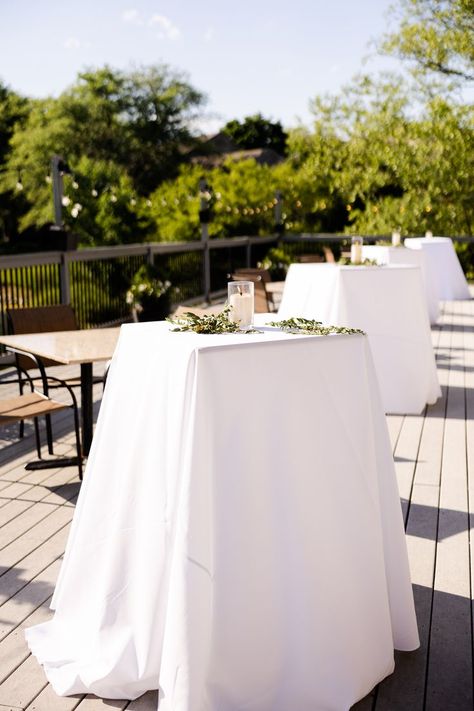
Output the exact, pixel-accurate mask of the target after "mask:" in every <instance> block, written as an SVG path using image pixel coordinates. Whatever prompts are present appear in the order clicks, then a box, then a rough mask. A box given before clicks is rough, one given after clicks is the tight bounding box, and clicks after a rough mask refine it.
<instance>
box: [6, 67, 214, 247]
mask: <svg viewBox="0 0 474 711" xmlns="http://www.w3.org/2000/svg"><path fill="white" fill-rule="evenodd" d="M202 101H203V97H202V96H201V94H200V93H199V92H197V91H196V90H195V89H193V88H192V87H191V86H190V85H189V84H187V82H186V81H184V79H183V78H182V77H181V76H180V75H178V74H176V73H174V72H172V71H171V70H170V69H168V68H167V67H162V66H159V67H149V68H145V69H140V70H136V71H133V72H130V73H126V72H122V71H117V70H112V69H110V68H109V67H105V68H104V69H99V70H97V71H90V72H86V73H84V74H81V75H80V76H79V78H78V81H77V83H76V84H75V85H74V86H73V87H71V88H70V89H68V90H67V91H65V92H64V93H63V94H61V96H60V97H59V98H58V99H46V100H36V101H32V102H31V105H30V112H29V114H28V116H27V118H26V120H25V121H24V123H23V124H22V125H18V124H17V125H16V127H15V131H14V133H13V136H12V138H11V140H10V146H11V150H10V152H9V155H8V160H7V164H6V167H7V169H8V172H7V173H5V175H4V176H3V178H2V180H1V187H3V189H6V190H8V189H9V190H13V191H14V186H15V182H16V180H17V177H16V176H17V174H18V173H17V172H18V171H19V170H21V172H22V175H23V177H24V188H25V189H24V191H23V193H22V195H21V196H19V195H17V196H16V197H15V200H16V201H17V202H18V200H19V199H21V200H22V201H25V199H26V201H27V202H26V209H25V211H24V214H23V216H22V218H21V228H22V229H25V228H27V227H34V226H37V227H39V226H41V225H42V224H44V223H46V222H51V221H52V219H53V214H52V212H53V210H52V196H51V185H50V179H49V178H48V173H49V166H50V160H51V157H52V156H53V155H54V154H59V155H62V156H63V158H64V160H65V161H66V162H67V164H68V165H69V167H70V168H71V170H72V171H73V173H74V180H72V183H71V181H70V180H68V179H65V187H66V193H67V191H68V190H69V192H70V194H66V198H67V199H69V201H70V205H66V209H65V211H64V214H65V220H66V224H69V225H74V227H75V228H76V229H77V230H78V231H79V232H80V233H82V235H83V241H85V242H86V243H89V244H90V243H91V242H92V243H97V244H100V243H120V242H123V241H139V240H140V239H144V238H145V237H148V238H151V237H152V233H150V230H151V229H152V227H151V226H152V222H151V221H150V220H149V219H148V217H147V216H146V215H145V214H144V212H146V210H145V211H143V209H142V206H143V202H144V200H145V197H146V195H147V194H148V193H149V192H150V191H152V190H154V189H155V188H156V186H157V185H158V184H159V183H160V181H162V180H163V179H164V178H167V177H170V176H172V175H174V174H176V173H177V170H178V165H179V163H180V161H181V153H180V149H181V146H182V143H183V142H189V137H190V132H189V128H188V123H189V121H190V119H191V117H192V116H193V114H194V112H195V111H196V110H197V108H198V107H199V106H200V104H201V103H202ZM48 180H49V182H48ZM71 184H78V185H79V191H78V192H75V190H77V189H76V188H72V189H71ZM71 190H72V192H71ZM77 205H79V206H80V207H79V208H77ZM75 206H76V207H75Z"/></svg>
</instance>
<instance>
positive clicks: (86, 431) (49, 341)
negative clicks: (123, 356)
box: [0, 328, 120, 456]
mask: <svg viewBox="0 0 474 711" xmlns="http://www.w3.org/2000/svg"><path fill="white" fill-rule="evenodd" d="M119 332H120V328H97V329H85V330H77V331H55V332H54V333H25V334H18V335H14V336H0V343H1V344H3V345H4V346H5V347H6V348H12V349H15V348H18V349H20V350H22V351H24V352H25V353H32V354H33V355H35V356H36V357H37V358H38V359H39V360H41V359H42V358H47V359H50V360H55V361H57V362H58V363H59V364H63V365H75V364H79V365H80V366H81V421H82V452H83V454H84V455H85V456H87V455H88V454H89V450H90V446H91V442H92V430H93V406H94V403H93V397H92V386H93V379H92V364H93V363H94V362H98V361H106V360H110V359H111V358H112V355H113V352H114V349H115V345H116V343H117V340H118V336H119Z"/></svg>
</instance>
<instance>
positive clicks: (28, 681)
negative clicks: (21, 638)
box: [0, 655, 48, 709]
mask: <svg viewBox="0 0 474 711" xmlns="http://www.w3.org/2000/svg"><path fill="white" fill-rule="evenodd" d="M47 683H48V682H47V680H46V677H45V675H44V672H43V669H42V667H40V665H39V664H38V662H37V661H36V659H35V657H33V656H31V655H30V656H29V657H28V658H27V659H25V661H24V662H23V663H22V664H20V666H19V667H18V668H17V669H15V671H14V672H13V673H12V674H10V676H9V677H7V678H6V679H5V681H4V682H3V683H2V685H1V686H0V702H1V703H2V704H5V705H8V704H11V705H12V706H16V707H19V708H21V709H26V708H27V706H28V705H29V704H30V703H31V702H32V701H33V700H34V699H35V698H36V697H37V696H38V694H39V693H40V692H41V691H42V690H43V689H44V688H45V687H46V685H47Z"/></svg>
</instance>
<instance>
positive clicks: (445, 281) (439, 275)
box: [404, 237, 471, 301]
mask: <svg viewBox="0 0 474 711" xmlns="http://www.w3.org/2000/svg"><path fill="white" fill-rule="evenodd" d="M404 244H405V247H408V249H420V250H422V252H423V253H424V254H425V255H426V271H427V274H428V278H429V279H430V281H431V282H432V283H433V284H434V285H435V289H436V293H437V297H438V300H439V301H453V300H454V299H470V298H471V294H470V291H469V286H468V284H467V281H466V277H465V276H464V273H463V270H462V268H461V265H460V263H459V259H458V256H457V254H456V250H455V249H454V245H453V240H452V239H451V238H450V237H409V238H407V239H406V240H405V241H404Z"/></svg>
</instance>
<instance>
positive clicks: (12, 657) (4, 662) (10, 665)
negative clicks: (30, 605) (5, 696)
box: [0, 597, 51, 700]
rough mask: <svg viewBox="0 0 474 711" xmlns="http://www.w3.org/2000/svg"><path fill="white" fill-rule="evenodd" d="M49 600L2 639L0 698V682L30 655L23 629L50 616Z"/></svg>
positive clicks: (0, 652) (0, 695) (0, 688)
mask: <svg viewBox="0 0 474 711" xmlns="http://www.w3.org/2000/svg"><path fill="white" fill-rule="evenodd" d="M50 601H51V597H49V598H48V599H47V600H45V601H44V603H43V604H42V605H41V607H38V608H37V609H36V610H35V611H34V612H33V613H32V614H31V615H29V616H28V617H27V618H26V619H25V620H23V622H22V624H21V625H20V626H18V627H16V628H15V629H14V630H13V631H12V632H10V634H9V635H8V636H7V637H5V638H4V639H3V640H2V642H1V644H0V700H1V698H2V687H1V682H3V681H4V680H5V679H6V678H7V677H9V676H10V674H13V672H14V671H15V669H17V668H18V667H19V666H20V665H21V664H22V663H23V662H24V661H25V659H27V658H28V657H29V656H30V652H29V649H28V647H27V645H26V642H25V629H26V628H27V627H32V626H33V625H39V624H41V623H42V622H45V621H46V620H47V619H49V618H50V617H51V610H50V609H49V603H50Z"/></svg>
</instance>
